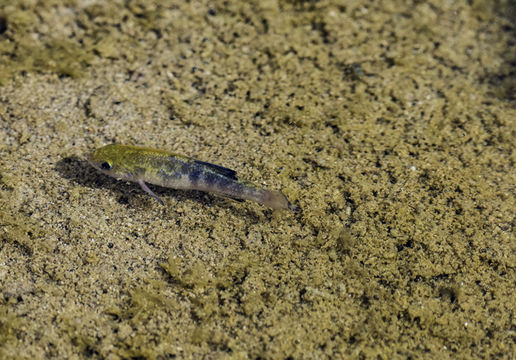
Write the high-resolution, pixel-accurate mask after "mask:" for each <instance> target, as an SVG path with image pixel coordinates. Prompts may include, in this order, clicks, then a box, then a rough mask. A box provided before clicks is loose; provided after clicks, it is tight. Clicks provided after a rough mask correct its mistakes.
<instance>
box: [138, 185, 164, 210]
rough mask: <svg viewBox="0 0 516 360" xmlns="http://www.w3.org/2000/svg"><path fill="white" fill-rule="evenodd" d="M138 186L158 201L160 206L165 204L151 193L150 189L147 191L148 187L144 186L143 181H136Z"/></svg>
mask: <svg viewBox="0 0 516 360" xmlns="http://www.w3.org/2000/svg"><path fill="white" fill-rule="evenodd" d="M138 184H140V186H141V188H142V189H143V191H145V192H146V193H147V194H149V195H151V196H152V197H153V198H154V199H156V200H158V202H159V203H160V204H161V205H165V203H164V202H163V200H161V199H160V198H159V197H158V195H156V194H154V193H153V192H152V190H151V189H149V187H148V186H147V184H145V182H144V181H143V180H141V179H140V180H138Z"/></svg>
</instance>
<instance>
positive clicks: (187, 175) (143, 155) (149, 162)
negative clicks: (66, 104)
mask: <svg viewBox="0 0 516 360" xmlns="http://www.w3.org/2000/svg"><path fill="white" fill-rule="evenodd" d="M88 162H89V163H90V164H91V165H92V166H93V167H95V168H96V169H97V170H99V171H100V172H102V173H104V174H106V175H109V176H113V177H115V178H117V179H119V180H125V181H133V182H137V183H138V184H139V185H140V187H141V188H142V189H143V190H144V191H145V192H147V193H148V194H149V195H151V196H152V197H154V198H155V199H156V200H157V201H159V202H160V203H161V204H163V201H162V200H161V199H160V198H159V197H158V196H157V195H156V194H155V193H154V192H153V191H152V190H151V189H150V188H149V187H148V186H147V184H153V185H159V186H163V187H167V188H174V189H181V190H199V191H205V192H209V193H213V194H216V195H219V196H224V197H228V198H232V199H235V200H239V201H243V200H252V201H256V202H257V203H259V204H262V205H265V206H268V207H270V208H273V209H289V210H292V211H298V210H299V208H298V207H297V206H295V205H293V204H291V203H290V202H289V201H288V199H287V197H286V196H285V195H283V193H282V192H280V191H276V190H267V189H262V188H260V187H258V186H256V185H254V184H252V183H250V182H248V181H246V180H241V179H239V178H238V177H237V173H236V171H235V170H231V169H228V168H225V167H222V166H219V165H215V164H211V163H208V162H204V161H200V160H195V159H192V158H189V157H187V156H182V155H177V154H173V153H171V152H168V151H165V150H158V149H152V148H147V147H138V146H128V145H118V144H111V145H106V146H103V147H101V148H99V149H97V150H95V151H94V152H93V153H91V154H90V155H89V157H88Z"/></svg>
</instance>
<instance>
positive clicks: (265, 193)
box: [256, 189, 301, 212]
mask: <svg viewBox="0 0 516 360" xmlns="http://www.w3.org/2000/svg"><path fill="white" fill-rule="evenodd" d="M256 201H257V202H259V203H260V204H263V205H266V206H269V207H271V208H273V209H289V210H292V211H294V212H299V211H300V210H301V208H300V207H299V206H296V205H293V204H292V203H290V201H288V199H287V197H286V196H285V195H284V194H283V193H282V192H281V191H277V190H265V189H264V190H262V191H261V194H260V197H259V198H258V199H256Z"/></svg>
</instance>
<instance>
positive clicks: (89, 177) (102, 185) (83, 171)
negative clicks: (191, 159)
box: [54, 156, 259, 219]
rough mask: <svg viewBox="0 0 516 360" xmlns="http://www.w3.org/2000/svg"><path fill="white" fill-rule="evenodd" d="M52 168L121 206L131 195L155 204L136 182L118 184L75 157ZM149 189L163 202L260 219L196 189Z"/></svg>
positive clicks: (250, 211)
mask: <svg viewBox="0 0 516 360" xmlns="http://www.w3.org/2000/svg"><path fill="white" fill-rule="evenodd" d="M54 169H55V170H56V171H57V172H58V173H59V174H60V175H61V177H63V178H65V179H67V180H70V181H71V182H73V183H75V184H77V185H80V186H84V187H88V188H93V189H108V190H109V191H110V192H112V193H115V194H116V197H117V199H118V200H117V201H118V203H120V204H123V205H128V204H129V197H131V196H141V197H142V198H144V199H146V200H145V201H149V202H154V201H156V200H155V199H153V198H152V197H151V196H149V195H148V194H146V193H145V192H144V191H143V190H142V189H141V188H140V186H139V185H138V184H137V183H133V182H127V181H119V180H116V179H115V178H113V177H111V176H108V175H104V174H102V173H100V172H99V171H97V170H96V169H94V168H93V167H92V166H91V165H90V164H89V163H88V162H87V161H86V160H84V159H81V158H79V157H78V156H68V157H65V158H63V159H61V160H59V161H58V162H57V163H56V165H55V166H54ZM149 187H151V189H152V191H153V192H154V193H156V194H157V195H158V196H159V197H160V198H162V199H166V197H167V196H173V197H175V198H177V200H178V201H182V200H186V199H190V200H195V201H197V202H199V203H202V205H203V206H207V207H223V208H228V209H229V208H231V209H232V211H237V212H242V214H241V215H243V216H247V217H249V216H251V217H253V218H254V217H256V218H257V219H258V218H259V215H258V214H256V213H255V212H254V211H252V210H249V209H247V210H246V209H240V208H239V207H234V206H233V204H235V203H237V201H235V200H232V199H229V198H222V197H218V196H213V195H211V194H208V193H205V192H201V191H196V190H176V189H169V188H164V187H161V186H156V185H152V184H149Z"/></svg>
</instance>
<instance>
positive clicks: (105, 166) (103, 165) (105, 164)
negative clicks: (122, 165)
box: [100, 161, 111, 170]
mask: <svg viewBox="0 0 516 360" xmlns="http://www.w3.org/2000/svg"><path fill="white" fill-rule="evenodd" d="M100 168H101V169H102V170H111V164H110V163H108V162H107V161H104V162H102V163H100Z"/></svg>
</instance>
